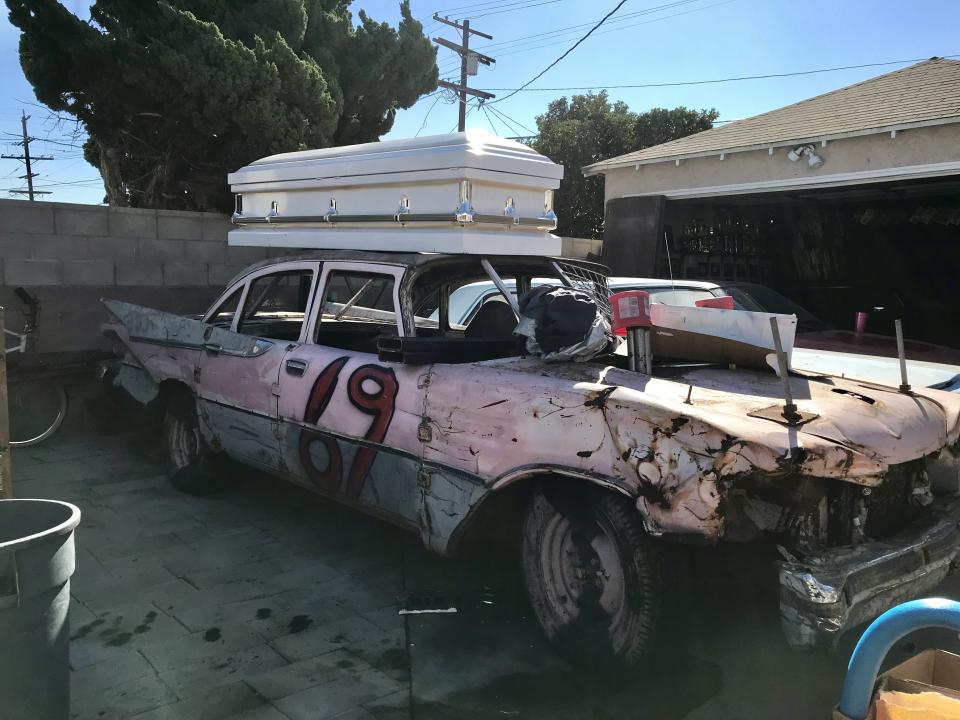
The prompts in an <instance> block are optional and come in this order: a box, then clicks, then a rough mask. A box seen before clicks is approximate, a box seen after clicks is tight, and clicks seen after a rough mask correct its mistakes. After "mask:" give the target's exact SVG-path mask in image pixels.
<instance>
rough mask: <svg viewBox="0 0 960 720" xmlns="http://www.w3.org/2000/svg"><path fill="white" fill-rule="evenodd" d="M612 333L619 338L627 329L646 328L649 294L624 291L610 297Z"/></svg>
mask: <svg viewBox="0 0 960 720" xmlns="http://www.w3.org/2000/svg"><path fill="white" fill-rule="evenodd" d="M610 309H611V311H612V315H613V318H612V320H613V322H612V325H613V332H614V334H615V335H620V336H621V337H622V336H624V335H626V334H627V328H648V327H650V326H651V325H652V324H653V323H652V322H651V320H650V293H648V292H647V291H646V290H624V291H623V292H618V293H614V294H613V295H611V296H610Z"/></svg>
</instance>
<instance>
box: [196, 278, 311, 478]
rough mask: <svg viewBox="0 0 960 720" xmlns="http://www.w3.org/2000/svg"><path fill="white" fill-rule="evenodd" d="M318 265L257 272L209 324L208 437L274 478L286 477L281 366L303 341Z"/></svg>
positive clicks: (204, 404) (202, 379)
mask: <svg viewBox="0 0 960 720" xmlns="http://www.w3.org/2000/svg"><path fill="white" fill-rule="evenodd" d="M319 266H320V265H319V263H318V262H290V263H278V264H277V265H272V266H270V267H269V268H264V269H262V270H259V271H257V272H254V273H251V274H250V275H248V276H247V277H246V278H244V280H243V282H242V284H240V285H239V286H238V287H236V288H234V289H233V290H232V291H231V293H230V294H229V295H230V297H228V298H227V300H226V301H225V303H224V304H223V305H222V306H220V307H218V308H217V309H216V310H214V311H212V312H211V313H209V314H208V317H207V318H205V319H206V321H207V324H206V329H205V334H204V343H203V347H202V352H201V355H200V361H199V365H198V374H197V383H196V387H197V397H198V402H199V410H200V419H201V423H202V426H203V428H204V432H205V436H206V438H207V440H208V442H210V443H211V445H212V446H213V447H215V448H218V449H221V450H223V451H225V452H226V453H227V454H228V455H229V456H230V457H233V458H234V459H236V460H240V461H242V462H246V463H249V464H252V465H256V466H259V467H261V468H264V469H266V470H270V471H273V472H280V473H282V472H283V465H282V461H281V458H280V454H279V443H278V439H277V408H278V406H277V397H278V394H279V386H278V378H279V374H280V368H281V365H282V362H283V357H284V355H285V354H286V353H287V352H288V348H289V347H294V346H295V345H296V344H297V343H298V342H299V341H300V340H301V339H302V338H303V334H304V332H305V327H306V318H307V317H308V316H309V303H310V299H311V298H312V297H313V294H314V290H315V285H316V282H317V278H318V275H319ZM237 292H239V293H240V294H239V298H237V301H236V306H235V308H236V309H235V310H233V311H232V316H231V310H230V308H231V307H234V306H233V305H232V303H233V299H232V298H233V293H237ZM222 308H225V309H222Z"/></svg>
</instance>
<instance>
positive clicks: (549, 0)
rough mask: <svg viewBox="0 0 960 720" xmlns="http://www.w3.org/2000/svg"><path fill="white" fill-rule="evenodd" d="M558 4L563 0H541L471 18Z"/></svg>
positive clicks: (475, 16)
mask: <svg viewBox="0 0 960 720" xmlns="http://www.w3.org/2000/svg"><path fill="white" fill-rule="evenodd" d="M624 1H626V0H624ZM558 2H562V0H541V1H540V2H528V3H525V4H522V5H520V7H515V8H505V9H503V10H493V11H491V12H488V13H483V14H481V15H471V16H470V17H472V18H473V19H474V20H478V19H480V18H485V17H489V16H491V15H500V14H502V13H508V12H516V11H517V10H526V9H527V8H535V7H540V6H541V5H554V4H556V3H558Z"/></svg>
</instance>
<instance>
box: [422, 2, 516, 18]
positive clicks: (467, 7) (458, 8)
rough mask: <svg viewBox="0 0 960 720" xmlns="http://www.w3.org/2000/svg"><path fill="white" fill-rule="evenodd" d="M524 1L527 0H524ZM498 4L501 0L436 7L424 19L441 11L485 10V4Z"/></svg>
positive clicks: (448, 12)
mask: <svg viewBox="0 0 960 720" xmlns="http://www.w3.org/2000/svg"><path fill="white" fill-rule="evenodd" d="M525 1H527V0H525ZM498 5H501V6H502V5H503V0H485V2H475V3H468V4H466V5H458V6H456V7H449V8H438V9H436V10H434V11H433V12H431V13H430V15H429V17H425V18H424V19H426V20H429V19H432V18H433V16H434V15H439V14H441V13H443V14H444V15H449V14H451V13H457V12H459V11H461V10H472V9H480V10H485V9H487V8H486V6H493V7H496V6H498Z"/></svg>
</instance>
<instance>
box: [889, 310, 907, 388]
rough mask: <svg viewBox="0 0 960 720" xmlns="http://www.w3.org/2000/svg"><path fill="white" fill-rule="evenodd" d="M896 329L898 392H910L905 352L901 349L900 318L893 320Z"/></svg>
mask: <svg viewBox="0 0 960 720" xmlns="http://www.w3.org/2000/svg"><path fill="white" fill-rule="evenodd" d="M893 326H894V328H896V331H897V357H898V358H900V392H902V393H908V392H910V383H909V382H907V353H906V352H905V351H904V349H903V323H901V322H900V318H897V319H896V320H894V321H893Z"/></svg>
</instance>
